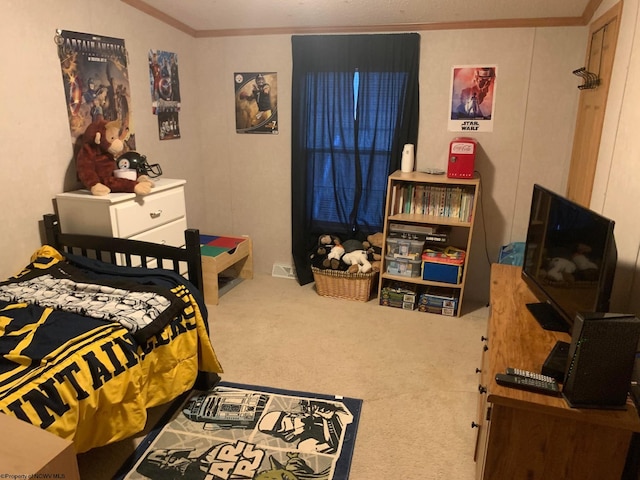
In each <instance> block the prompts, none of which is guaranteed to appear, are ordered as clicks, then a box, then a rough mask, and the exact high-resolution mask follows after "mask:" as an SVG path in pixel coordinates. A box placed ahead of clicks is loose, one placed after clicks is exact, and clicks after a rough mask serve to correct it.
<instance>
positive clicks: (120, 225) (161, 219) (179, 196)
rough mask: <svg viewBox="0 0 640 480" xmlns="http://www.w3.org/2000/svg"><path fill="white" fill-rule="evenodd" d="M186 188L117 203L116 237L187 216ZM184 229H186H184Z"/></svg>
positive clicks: (115, 212)
mask: <svg viewBox="0 0 640 480" xmlns="http://www.w3.org/2000/svg"><path fill="white" fill-rule="evenodd" d="M185 212H186V207H185V202H184V189H183V188H176V189H172V190H167V191H165V192H159V193H156V194H153V195H149V196H148V197H141V198H137V199H136V200H135V201H133V202H125V203H122V204H120V205H115V207H114V214H115V219H116V225H115V228H116V232H115V236H116V237H121V238H129V237H131V236H133V235H136V234H138V233H141V232H145V231H147V230H151V229H153V228H156V227H159V226H160V225H164V224H166V223H169V222H171V221H173V220H177V219H179V218H181V217H185V216H186V213H185ZM183 230H184V229H183Z"/></svg>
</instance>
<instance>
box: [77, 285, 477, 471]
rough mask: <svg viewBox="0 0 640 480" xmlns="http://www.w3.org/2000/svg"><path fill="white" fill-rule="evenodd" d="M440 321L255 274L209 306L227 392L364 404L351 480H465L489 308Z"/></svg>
mask: <svg viewBox="0 0 640 480" xmlns="http://www.w3.org/2000/svg"><path fill="white" fill-rule="evenodd" d="M463 312H464V315H463V316H461V317H446V316H441V315H434V314H428V313H420V312H417V311H406V310H401V309H395V308H389V307H381V306H379V305H377V303H376V301H375V300H372V301H370V302H367V303H363V302H356V301H350V300H338V299H333V298H326V297H321V296H319V295H317V294H316V293H315V290H314V288H313V284H311V285H306V286H303V287H300V286H299V285H298V284H297V282H296V281H295V280H288V279H283V278H275V277H271V276H269V275H266V274H257V275H255V278H254V279H253V280H247V281H244V282H242V283H240V284H239V285H237V286H236V287H235V288H232V289H231V290H229V291H228V292H227V293H226V294H225V295H224V296H223V297H222V298H221V299H220V303H219V305H217V306H210V307H209V324H210V328H211V332H212V335H211V336H212V343H213V346H214V348H215V350H216V353H217V354H218V357H219V359H220V361H221V362H222V366H223V367H224V370H225V373H224V374H223V375H222V379H223V380H224V381H228V382H234V383H244V384H249V385H268V386H274V387H279V388H283V389H288V390H297V391H307V392H322V393H327V394H332V395H342V396H345V397H352V398H359V399H362V400H363V406H362V412H361V415H360V422H359V427H358V436H357V442H356V446H355V452H354V455H353V461H352V464H351V473H350V477H349V478H350V480H371V479H374V478H376V479H391V478H401V479H403V480H451V479H456V480H472V479H474V478H475V463H474V460H473V455H474V448H475V438H476V430H475V429H473V428H471V422H472V421H476V420H477V419H476V415H477V395H478V393H477V392H478V390H477V389H478V377H477V374H476V373H475V369H476V368H477V367H479V366H480V358H481V346H482V343H481V336H482V335H484V334H485V333H486V324H487V317H488V309H487V308H486V307H485V306H484V305H477V306H474V305H473V304H471V303H470V302H467V301H465V303H464V304H463ZM165 410H166V407H157V408H154V409H151V410H150V412H149V421H148V428H147V429H146V430H145V432H142V433H141V434H140V435H139V436H136V437H133V438H130V439H126V440H123V441H121V442H117V443H115V444H112V445H108V446H105V447H101V448H97V449H94V450H92V451H90V452H86V453H83V454H81V455H79V456H78V463H79V467H80V472H81V476H82V479H83V480H91V479H96V480H101V479H110V478H113V476H114V474H115V472H116V471H117V470H118V468H119V467H120V465H122V464H123V463H124V461H125V460H126V459H127V458H128V457H129V456H130V455H131V454H132V452H133V451H134V450H135V448H136V446H137V445H138V444H139V443H140V441H141V440H142V438H144V436H145V435H146V434H147V433H148V431H149V430H150V429H151V427H152V426H153V425H155V424H156V423H157V421H158V420H159V418H160V417H161V416H162V414H163V413H164V411H165Z"/></svg>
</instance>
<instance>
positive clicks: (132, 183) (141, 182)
mask: <svg viewBox="0 0 640 480" xmlns="http://www.w3.org/2000/svg"><path fill="white" fill-rule="evenodd" d="M119 130H120V129H119V125H118V124H117V123H116V122H107V121H106V120H103V119H100V120H97V121H95V122H93V123H91V124H90V125H89V126H88V127H87V129H86V130H85V132H84V134H83V136H82V139H81V140H82V143H81V148H80V150H79V151H78V154H77V155H76V170H77V174H78V178H79V179H80V181H81V182H82V184H83V185H84V186H85V187H86V188H87V189H89V190H90V191H91V193H92V194H93V195H107V194H108V193H110V192H128V193H136V194H137V195H147V194H149V193H150V192H151V188H152V187H153V181H152V180H151V179H150V178H149V177H148V176H147V175H142V176H139V177H138V178H137V180H130V179H127V178H116V177H115V176H114V175H113V172H114V170H115V169H116V162H115V157H116V156H117V155H118V154H120V153H121V152H122V150H123V149H124V143H123V141H122V139H121V138H120V137H119Z"/></svg>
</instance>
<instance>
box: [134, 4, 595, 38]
mask: <svg viewBox="0 0 640 480" xmlns="http://www.w3.org/2000/svg"><path fill="white" fill-rule="evenodd" d="M122 1H123V2H124V3H127V4H129V5H131V6H133V7H135V8H137V9H139V10H141V11H143V12H145V13H147V14H149V15H152V16H154V17H156V18H158V19H160V20H162V21H164V22H166V23H168V24H170V25H173V26H174V27H176V28H178V29H180V30H182V31H184V32H186V33H189V34H190V35H193V36H195V37H207V36H225V35H251V34H269V33H322V32H324V33H334V32H358V31H361V32H362V31H398V30H404V31H407V30H418V29H420V30H425V29H444V28H482V27H495V28H499V27H522V26H563V25H567V26H571V25H586V24H588V22H589V20H590V19H591V17H592V15H593V13H594V11H595V10H596V8H597V7H598V6H599V5H600V3H601V1H602V0H275V1H271V2H265V1H264V0H180V1H179V2H176V1H175V0H122Z"/></svg>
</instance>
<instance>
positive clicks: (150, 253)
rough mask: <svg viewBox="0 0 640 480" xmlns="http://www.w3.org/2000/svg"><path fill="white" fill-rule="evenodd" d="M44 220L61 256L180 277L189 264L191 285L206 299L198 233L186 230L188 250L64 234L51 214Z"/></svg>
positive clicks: (48, 238)
mask: <svg viewBox="0 0 640 480" xmlns="http://www.w3.org/2000/svg"><path fill="white" fill-rule="evenodd" d="M43 219H44V230H45V239H46V243H47V244H48V245H51V246H52V247H54V248H55V249H56V250H58V251H59V252H61V253H65V252H66V253H74V254H77V255H82V256H83V257H91V258H97V259H99V260H102V261H103V262H106V263H112V264H119V265H122V264H124V265H126V266H128V267H131V266H142V267H147V266H148V267H152V266H162V268H166V269H168V270H173V271H174V272H177V273H179V274H182V273H183V272H184V264H185V263H186V266H187V273H188V278H189V281H190V282H191V283H192V284H193V285H194V286H195V287H196V288H197V289H198V290H200V292H201V293H202V295H203V296H204V283H203V278H202V258H201V253H200V232H199V231H198V230H197V229H187V230H185V232H184V240H185V246H186V248H180V247H171V246H169V245H161V244H158V243H150V242H143V241H139V240H129V239H125V238H112V237H101V236H97V235H79V234H71V233H62V232H61V230H60V222H59V221H58V217H57V216H56V215H54V214H52V213H49V214H46V215H44V216H43ZM123 262H124V263H123ZM181 264H182V265H181Z"/></svg>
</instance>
